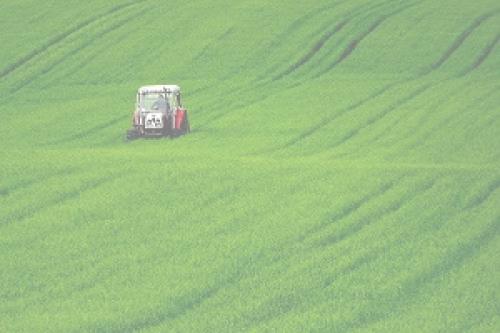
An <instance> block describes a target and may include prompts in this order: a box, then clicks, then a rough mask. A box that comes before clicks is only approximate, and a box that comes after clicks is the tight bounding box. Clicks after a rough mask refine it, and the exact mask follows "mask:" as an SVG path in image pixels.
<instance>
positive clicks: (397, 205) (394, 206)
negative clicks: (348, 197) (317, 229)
mask: <svg viewBox="0 0 500 333" xmlns="http://www.w3.org/2000/svg"><path fill="white" fill-rule="evenodd" d="M435 184H436V179H431V180H428V181H425V182H423V183H421V184H419V185H417V186H413V187H412V191H410V192H407V193H405V194H404V195H403V196H401V197H400V198H398V199H397V200H396V201H394V202H393V203H391V204H389V205H388V206H387V207H384V208H383V209H381V210H379V211H378V212H376V213H374V214H370V217H369V218H364V219H360V220H359V222H357V223H353V224H351V225H348V226H347V227H346V228H344V229H343V230H342V231H340V232H338V233H335V234H332V235H330V236H327V237H325V238H323V239H321V240H319V241H318V242H316V245H317V246H319V247H327V246H332V245H335V244H337V243H339V242H341V241H343V240H345V239H347V238H349V237H351V236H353V235H355V234H356V233H358V232H359V231H361V230H362V229H363V228H364V227H366V226H368V225H370V224H372V223H373V222H376V221H377V220H380V219H382V218H384V216H387V215H390V214H393V213H395V212H397V211H398V210H400V209H401V208H402V207H404V205H406V204H407V203H409V202H411V201H412V200H413V199H415V198H416V197H417V196H419V195H421V194H423V193H425V192H427V191H429V190H430V189H432V188H433V187H434V185H435Z"/></svg>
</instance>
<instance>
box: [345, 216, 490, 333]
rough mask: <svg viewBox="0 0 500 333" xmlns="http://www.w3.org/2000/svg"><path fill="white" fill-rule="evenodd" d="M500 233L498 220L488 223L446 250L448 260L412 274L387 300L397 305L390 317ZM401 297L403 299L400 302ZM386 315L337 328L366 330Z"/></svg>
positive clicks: (441, 260)
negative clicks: (473, 235) (472, 236)
mask: <svg viewBox="0 0 500 333" xmlns="http://www.w3.org/2000/svg"><path fill="white" fill-rule="evenodd" d="M499 233H500V219H499V217H496V218H495V219H494V221H493V222H490V224H489V225H487V226H486V227H484V229H483V230H482V232H480V233H479V235H477V236H475V237H474V238H472V239H470V240H468V241H467V242H466V243H465V244H463V243H461V244H460V245H459V246H456V247H455V248H453V249H451V250H449V251H448V254H447V256H445V257H444V258H440V259H438V260H436V261H437V263H436V264H435V265H433V266H432V267H431V268H430V269H427V270H425V271H423V272H417V274H414V275H412V276H411V277H410V278H408V279H407V280H406V281H403V283H402V284H401V286H400V289H399V292H398V293H396V294H394V296H391V297H390V299H387V300H386V303H387V304H397V305H398V306H397V308H394V307H393V311H391V312H390V315H391V316H394V315H397V314H398V312H399V311H401V309H403V308H407V307H408V306H409V305H410V304H412V303H413V302H414V299H415V296H416V295H418V294H419V292H420V291H421V290H422V288H423V287H424V286H425V285H427V284H429V283H431V282H433V281H434V280H436V279H438V278H439V277H442V276H445V275H446V274H447V273H448V272H450V271H453V270H454V269H456V268H457V267H462V266H463V265H464V263H466V262H467V261H468V260H471V259H473V258H474V257H476V256H477V255H479V253H480V251H481V249H483V248H485V247H486V246H488V245H489V244H491V243H493V242H494V241H495V240H496V239H497V238H498V235H499ZM441 282H442V281H441ZM402 297H404V298H403V299H401V298H402ZM370 309H371V308H370ZM366 310H367V308H362V309H359V312H360V313H363V312H364V311H366ZM388 313H389V312H387V311H378V312H375V313H372V314H371V315H370V316H368V317H365V318H362V319H363V320H361V321H360V320H359V318H360V317H359V316H355V319H348V320H346V321H345V322H343V323H341V324H340V325H339V326H340V327H341V330H342V331H346V332H347V331H355V330H357V329H359V328H363V327H365V328H366V327H368V326H370V325H373V324H375V323H377V322H379V321H381V320H383V319H385V318H386V317H387V316H388V315H389V314H388Z"/></svg>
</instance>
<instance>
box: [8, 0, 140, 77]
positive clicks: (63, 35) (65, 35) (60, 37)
mask: <svg viewBox="0 0 500 333" xmlns="http://www.w3.org/2000/svg"><path fill="white" fill-rule="evenodd" d="M142 1H144V0H137V1H132V2H128V3H124V4H121V5H117V6H114V7H112V8H111V9H109V10H107V11H105V12H104V13H101V14H98V15H96V16H93V17H91V18H89V19H87V20H84V21H82V22H80V23H79V24H77V25H76V26H74V27H73V28H71V29H69V30H66V31H65V32H63V33H61V34H59V35H57V36H55V37H53V38H52V39H50V40H49V41H48V42H47V43H46V44H44V45H42V46H40V47H38V48H36V49H35V50H33V51H31V52H30V53H28V54H26V55H25V56H23V57H22V58H21V59H19V60H18V61H16V62H15V63H13V64H11V65H8V66H7V67H6V68H4V69H3V70H2V71H0V79H2V78H4V77H5V76H7V75H9V74H10V73H12V72H14V71H15V70H17V69H18V68H20V67H21V66H23V65H24V64H26V63H27V62H29V61H30V60H32V59H33V58H35V57H36V56H38V55H39V54H41V53H43V52H45V51H47V50H49V49H50V48H52V47H54V46H55V45H57V44H58V43H60V42H62V41H64V40H65V39H66V38H68V37H69V36H71V35H73V34H74V33H76V32H78V31H80V30H81V29H83V28H85V27H87V26H89V25H91V24H92V23H94V22H96V21H98V20H100V19H103V18H105V17H107V16H109V15H112V14H114V13H116V12H118V11H121V10H123V9H125V8H128V7H130V6H133V5H135V4H137V3H139V2H142Z"/></svg>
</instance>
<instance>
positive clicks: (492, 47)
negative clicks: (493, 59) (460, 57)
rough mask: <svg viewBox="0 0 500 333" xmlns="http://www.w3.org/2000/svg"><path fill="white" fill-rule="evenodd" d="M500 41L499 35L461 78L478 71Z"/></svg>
mask: <svg viewBox="0 0 500 333" xmlns="http://www.w3.org/2000/svg"><path fill="white" fill-rule="evenodd" d="M499 41H500V33H498V34H497V35H496V37H495V39H494V40H493V41H492V42H491V43H490V44H489V45H488V46H487V47H486V48H485V49H484V50H483V51H482V52H481V54H480V55H479V57H478V58H477V59H476V61H475V62H474V63H473V64H472V65H471V66H470V67H469V68H467V69H466V70H465V71H464V72H463V73H462V74H461V75H460V76H464V75H467V74H469V73H470V72H472V71H474V70H476V69H477V68H479V66H481V65H482V64H483V62H484V61H485V60H486V59H487V58H488V56H489V55H490V54H491V52H492V51H493V50H494V49H495V46H496V45H497V44H498V42H499Z"/></svg>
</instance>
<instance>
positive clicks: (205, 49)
mask: <svg viewBox="0 0 500 333" xmlns="http://www.w3.org/2000/svg"><path fill="white" fill-rule="evenodd" d="M233 32H234V26H233V27H230V28H228V29H227V30H226V31H224V32H223V33H222V34H221V35H220V36H219V37H217V38H215V39H214V40H213V41H211V42H209V43H208V44H207V45H205V47H203V49H201V51H200V52H199V53H198V54H197V55H195V56H194V57H193V61H197V60H199V59H201V58H202V57H203V56H204V55H205V54H207V52H208V50H210V48H211V47H213V46H215V45H216V44H217V43H219V42H221V41H223V40H224V39H226V38H227V37H228V36H229V35H231V34H232V33H233ZM198 90H199V89H198ZM193 93H194V92H191V94H193Z"/></svg>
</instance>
